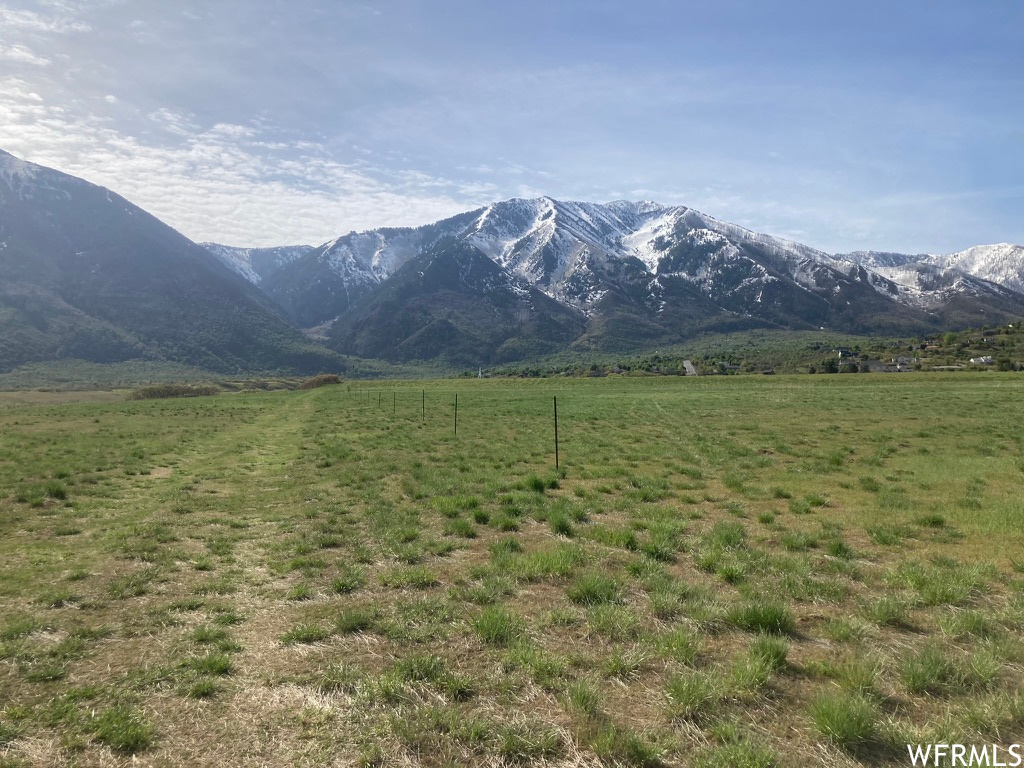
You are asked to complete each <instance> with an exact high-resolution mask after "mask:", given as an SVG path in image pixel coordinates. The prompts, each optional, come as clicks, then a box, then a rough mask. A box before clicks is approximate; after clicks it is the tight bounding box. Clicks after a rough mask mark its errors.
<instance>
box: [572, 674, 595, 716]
mask: <svg viewBox="0 0 1024 768" xmlns="http://www.w3.org/2000/svg"><path fill="white" fill-rule="evenodd" d="M565 704H566V706H567V707H568V708H569V710H570V711H572V712H574V713H575V714H577V715H581V716H583V717H588V718H593V717H597V716H598V715H599V714H600V711H601V696H600V694H599V693H598V692H597V691H596V690H595V689H594V687H593V686H592V685H590V684H588V683H587V682H585V681H583V680H577V681H576V682H574V683H573V684H572V685H570V686H569V688H568V690H566V692H565Z"/></svg>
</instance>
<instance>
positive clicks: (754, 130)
mask: <svg viewBox="0 0 1024 768" xmlns="http://www.w3.org/2000/svg"><path fill="white" fill-rule="evenodd" d="M0 148H3V149H6V150H7V151H9V152H12V153H14V154H16V155H18V156H19V157H23V158H25V159H27V160H31V161H34V162H39V163H43V164H46V165H51V166H54V167H57V168H60V169H61V170H65V171H68V172H70V173H74V174H76V175H79V176H83V177H84V178H87V179H89V180H90V181H95V182H97V183H100V184H103V185H105V186H108V187H110V188H112V189H114V190H115V191H118V192H120V193H121V194H123V195H125V196H126V197H128V198H129V199H131V200H132V201H134V202H136V203H138V204H139V205H141V206H143V207H144V208H146V209H147V210H149V211H151V212H153V213H154V214H156V215H157V216H160V217H161V218H163V219H164V220H165V221H167V222H168V223H170V224H172V225H173V226H175V227H177V228H178V229H180V230H181V231H182V232H184V233H185V234H186V235H188V236H190V237H192V238H194V239H197V240H217V241H220V242H225V243H228V244H232V245H275V244H284V243H297V242H308V243H318V242H322V241H325V240H327V239H330V238H332V237H335V236H337V235H339V234H342V233H344V232H347V231H349V230H353V229H354V230H360V229H366V228H371V227H377V226H383V225H409V224H420V223H426V222H428V221H432V220H435V219H437V218H440V217H443V216H446V215H449V214H453V213H456V212H458V211H462V210H466V209H469V208H472V207H475V206H478V205H481V204H485V203H487V202H489V201H492V200H497V199H503V198H507V197H513V196H538V195H542V194H545V195H550V196H552V197H559V198H570V199H580V200H591V201H606V200H613V199H622V198H630V199H641V198H642V199H653V200H657V201H659V202H662V203H666V204H682V205H689V206H691V207H694V208H697V209H699V210H702V211H704V212H706V213H709V214H711V215H713V216H716V217H718V218H720V219H724V220H727V221H732V222H735V223H737V224H741V225H743V226H747V227H750V228H752V229H755V230H758V231H763V232H768V233H771V234H775V235H779V236H783V237H789V238H792V239H795V240H800V241H802V242H805V243H807V244H809V245H813V246H817V247H819V248H823V249H825V250H828V251H833V252H835V251H846V250H855V249H867V248H871V249H877V250H898V251H910V252H951V251H955V250H959V249H962V248H964V247H967V246H969V245H973V244H978V243H993V242H1001V241H1010V242H1017V243H1022V242H1024V216H1022V215H1021V214H1022V211H1024V3H1020V2H1018V1H1017V0H991V1H987V2H980V3H963V2H955V3H954V2H944V1H941V0H935V1H932V2H918V1H915V0H906V1H904V2H900V3H891V2H887V3H881V2H861V3H857V4H849V3H831V2H820V1H818V2H763V0H757V1H748V0H719V1H718V2H714V3H710V2H708V3H687V2H660V1H658V0H653V1H649V2H607V1H605V0H589V1H588V2H575V0H574V1H572V2H553V1H551V2H546V3H541V2H534V1H533V0H517V1H516V2H501V3H499V2H483V1H482V0H419V1H418V2H417V1H415V0H393V1H392V0H386V1H384V2H345V1H344V0H342V1H340V2H307V1H304V0H291V1H290V2H283V1H282V2H278V1H277V0H273V1H271V0H245V1H244V2H243V1H242V0H217V2H208V1H207V0H204V1H203V2H191V1H190V0H183V1H182V0H179V1H176V2H174V3H168V2H158V1H157V0H134V1H132V2H129V1H127V0H88V1H86V0H50V1H47V2H21V1H20V0H16V1H15V2H2V1H0Z"/></svg>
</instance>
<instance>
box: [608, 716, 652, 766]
mask: <svg viewBox="0 0 1024 768" xmlns="http://www.w3.org/2000/svg"><path fill="white" fill-rule="evenodd" d="M590 748H591V749H593V750H594V753H595V754H596V755H597V756H598V758H599V759H600V760H601V762H602V763H603V764H606V765H622V766H636V768H656V766H661V765H663V764H664V763H663V762H662V759H661V758H662V755H663V754H664V750H663V749H662V748H661V747H659V746H658V744H656V743H654V742H653V741H651V740H650V739H649V738H647V737H646V736H645V735H644V734H641V733H637V732H636V731H634V730H632V729H630V728H625V727H621V726H617V725H615V724H614V723H605V724H603V725H602V726H601V727H599V728H598V729H597V732H596V733H595V734H594V735H593V736H592V737H591V738H590Z"/></svg>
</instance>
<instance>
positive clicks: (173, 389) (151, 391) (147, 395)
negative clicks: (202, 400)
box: [128, 384, 220, 400]
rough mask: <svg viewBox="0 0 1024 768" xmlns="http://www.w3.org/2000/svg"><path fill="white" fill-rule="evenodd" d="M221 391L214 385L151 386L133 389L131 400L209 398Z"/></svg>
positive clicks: (129, 397)
mask: <svg viewBox="0 0 1024 768" xmlns="http://www.w3.org/2000/svg"><path fill="white" fill-rule="evenodd" d="M219 393H220V390H219V389H218V388H217V387H215V386H213V385H212V384H207V385H191V384H150V385H149V386H146V387H139V388H137V389H133V390H132V391H131V392H130V393H129V395H128V399H129V400H160V399H163V398H168V397H208V396H210V395H216V394H219Z"/></svg>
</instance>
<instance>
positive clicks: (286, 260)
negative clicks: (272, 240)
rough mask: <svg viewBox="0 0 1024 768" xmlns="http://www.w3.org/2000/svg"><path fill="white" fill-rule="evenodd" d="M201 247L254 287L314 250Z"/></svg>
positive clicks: (222, 246) (216, 244)
mask: <svg viewBox="0 0 1024 768" xmlns="http://www.w3.org/2000/svg"><path fill="white" fill-rule="evenodd" d="M200 245H201V246H203V247H204V248H205V249H206V250H208V251H209V252H210V253H212V254H213V255H214V256H216V257H217V258H218V259H220V261H221V263H222V264H224V265H225V266H226V267H228V268H230V269H232V270H234V271H235V272H237V273H238V274H239V275H241V276H242V277H244V278H245V279H246V280H248V281H249V282H250V283H252V284H253V285H259V284H260V283H261V282H262V281H263V279H264V278H266V277H267V276H268V275H271V274H273V273H274V272H276V271H277V270H279V269H281V268H282V267H285V266H288V265H289V264H291V263H292V262H293V261H295V260H296V259H301V258H302V257H303V256H305V255H306V254H307V253H310V252H311V251H312V250H313V249H314V246H312V245H283V246H279V247H276V248H234V247H232V246H230V245H220V244H219V243H200Z"/></svg>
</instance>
